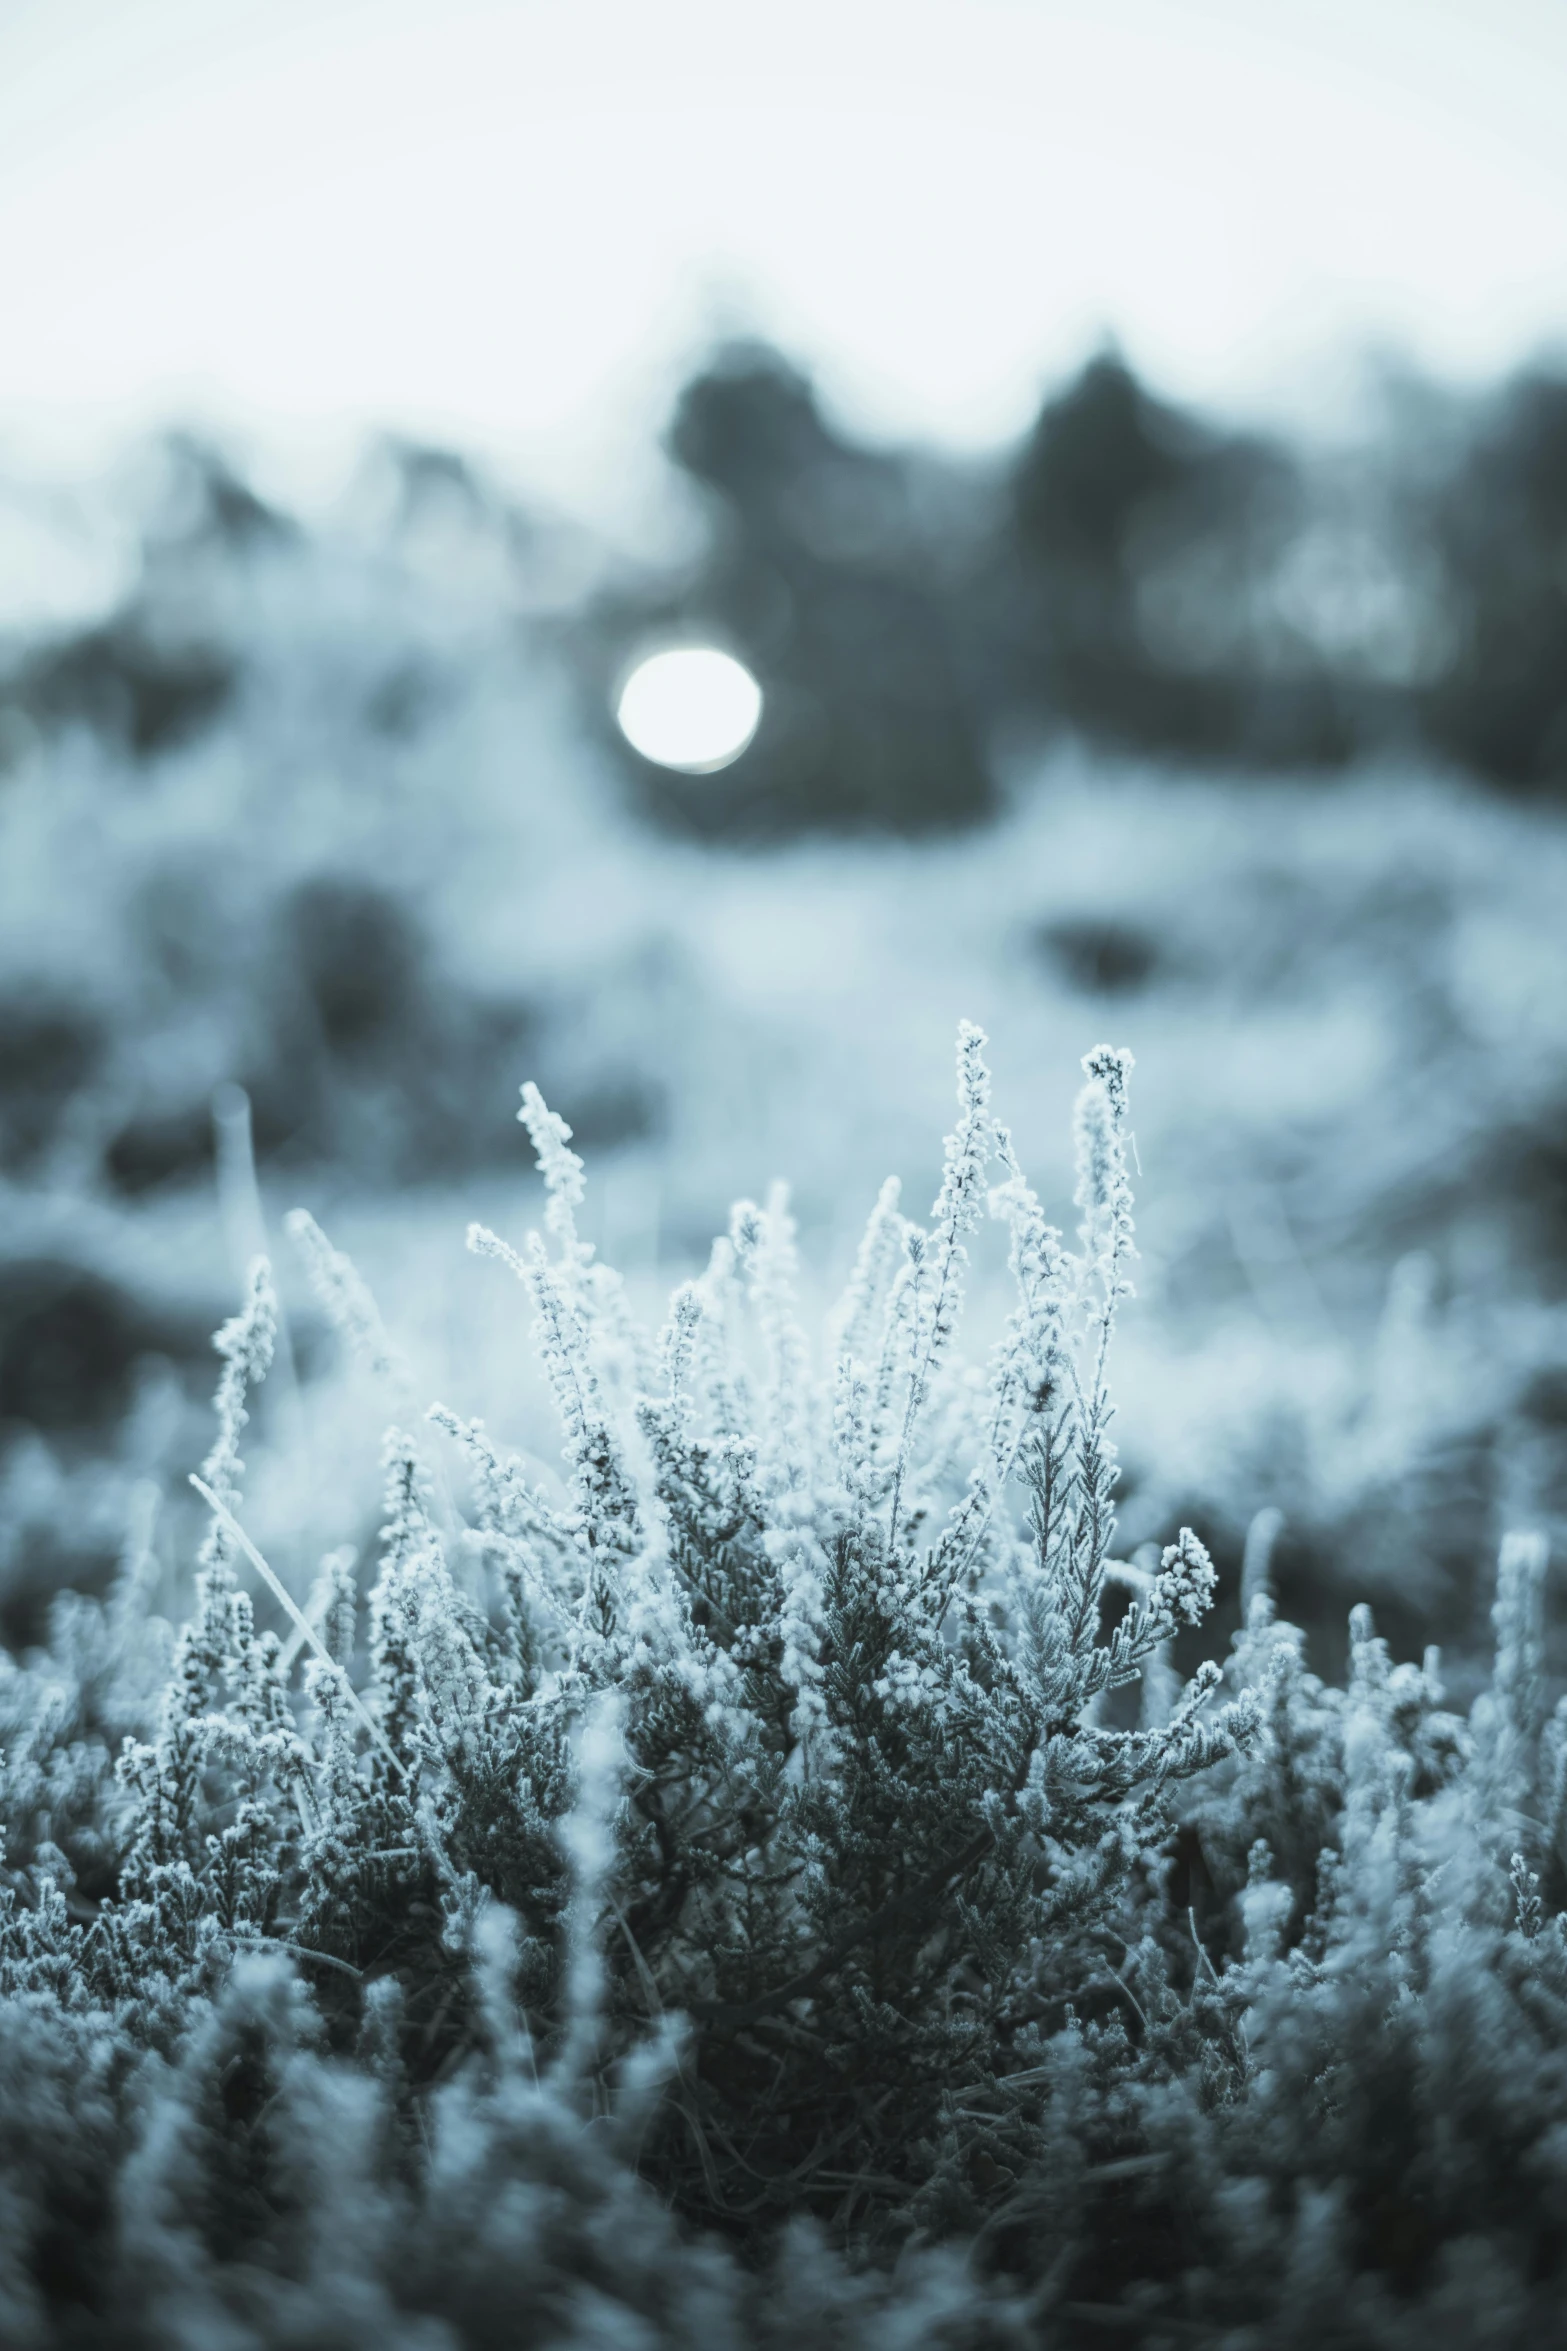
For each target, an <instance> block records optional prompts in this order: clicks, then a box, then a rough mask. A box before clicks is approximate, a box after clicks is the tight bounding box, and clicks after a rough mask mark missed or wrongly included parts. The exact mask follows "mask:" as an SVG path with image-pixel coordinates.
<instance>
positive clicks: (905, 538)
mask: <svg viewBox="0 0 1567 2351" xmlns="http://www.w3.org/2000/svg"><path fill="white" fill-rule="evenodd" d="M668 447H669V451H670V454H671V456H672V457H673V458H674V460H675V462H676V464H677V465H678V466H680V468H681V469H682V470H683V471H684V472H685V473H686V474H688V475H689V476H690V477H691V478H692V480H693V481H695V482H697V483H698V484H699V485H700V486H701V488H702V489H703V491H704V492H705V493H706V494H707V497H708V500H709V502H710V508H711V517H712V533H711V537H710V540H709V544H708V547H707V549H706V550H705V552H704V554H703V556H702V557H701V559H700V561H699V562H698V563H697V564H696V565H695V566H694V567H693V568H692V570H691V571H690V572H689V573H688V574H687V576H686V577H685V578H684V579H682V580H679V581H676V582H674V583H663V584H659V585H657V586H655V587H653V588H651V589H650V590H648V591H646V592H643V593H640V594H638V593H636V592H626V591H622V592H621V593H620V594H619V595H617V596H616V597H614V598H613V599H610V600H607V601H605V602H604V603H602V604H601V605H600V606H599V607H598V608H597V609H596V612H595V615H594V631H595V634H596V636H597V639H598V644H599V649H600V651H601V652H602V651H603V650H605V649H607V650H608V651H609V652H610V653H611V654H612V655H613V657H614V659H615V661H616V662H617V663H623V662H624V661H625V659H626V658H628V657H629V654H630V652H631V651H632V649H633V648H634V647H635V646H636V644H637V643H638V642H639V641H651V640H655V639H656V638H658V637H659V636H660V635H662V636H665V637H667V636H672V635H673V636H686V637H710V638H713V639H716V640H717V641H718V642H720V643H722V644H725V645H728V646H731V647H732V648H733V649H734V651H735V652H736V653H737V654H738V655H739V656H740V657H741V658H742V659H744V660H745V661H746V662H747V663H748V664H749V665H750V667H751V668H752V669H753V670H754V671H755V673H756V675H757V677H758V678H759V680H760V682H761V685H762V688H763V692H764V695H765V697H766V702H765V707H764V711H763V716H762V722H761V726H760V728H759V730H758V733H757V736H756V739H755V741H754V742H753V743H752V745H751V746H750V748H749V749H748V750H747V751H746V752H745V753H744V754H743V755H742V757H741V758H740V760H739V761H738V762H737V763H736V764H735V765H734V766H733V767H732V768H729V769H727V770H726V771H725V772H724V775H723V778H722V781H721V782H714V781H713V780H712V779H711V778H708V777H704V776H689V775H683V774H679V773H676V772H673V771H671V770H668V769H664V768H658V767H655V766H653V765H651V764H650V763H648V762H646V761H644V760H641V759H639V758H638V757H637V756H636V754H635V753H631V752H629V751H628V752H626V754H625V755H626V757H628V758H629V759H631V760H632V761H633V762H634V772H635V775H636V780H637V787H638V791H639V794H640V796H641V798H642V800H643V802H644V804H645V805H646V806H647V807H648V808H649V810H650V811H651V812H652V813H653V814H654V815H656V816H658V817H660V818H662V819H663V820H665V821H668V822H672V823H674V824H676V825H678V826H680V827H682V828H683V829H687V830H691V831H695V832H698V833H706V834H711V835H717V834H730V835H736V834H738V835H751V836H769V835H773V836H776V835H778V834H780V833H786V832H792V831H795V830H798V829H802V828H811V827H823V828H827V829H830V830H845V831H847V830H854V829H857V828H860V827H863V826H867V825H873V826H886V827H889V828H891V829H893V830H897V831H919V830H923V829H926V828H929V827H933V826H936V827H939V826H943V825H952V824H964V823H971V822H974V821H976V820H978V819H981V818H983V817H986V816H988V815H990V814H991V813H992V811H993V809H994V807H995V793H994V787H993V784H992V781H991V777H990V774H989V771H988V768H987V764H986V759H985V753H984V747H983V740H982V727H981V722H980V714H979V713H978V711H977V710H976V709H975V707H974V705H973V701H972V697H971V695H970V694H969V692H968V691H967V688H966V685H965V682H964V676H963V668H962V660H961V655H960V651H959V644H958V632H957V629H956V627H955V622H954V615H953V611H952V598H951V590H950V585H949V583H948V581H947V579H946V577H945V576H944V573H943V568H942V564H941V561H940V558H939V555H938V553H937V551H936V549H935V548H934V547H933V546H932V544H931V538H930V533H929V530H928V525H927V517H926V514H925V512H924V509H923V505H922V495H921V485H920V482H919V479H918V471H917V467H916V465H915V463H914V462H913V461H911V460H909V459H906V458H904V457H901V456H895V455H892V454H890V453H887V452H880V451H871V450H867V449H865V448H863V447H860V446H858V445H857V444H855V443H854V442H851V441H849V440H848V439H846V438H845V437H843V436H842V435H840V434H838V433H836V432H835V431H834V430H833V429H832V428H831V426H830V425H829V424H828V423H827V422H826V420H825V419H824V418H823V416H822V414H821V411H820V409H819V407H818V405H817V402H816V398H815V395H814V393H813V391H812V388H811V386H810V384H809V382H808V381H807V379H806V378H805V377H804V376H803V375H801V374H800V373H799V372H798V371H797V370H795V369H794V368H792V367H790V366H789V365H788V364H787V363H786V362H785V361H784V360H783V359H781V358H780V357H779V356H778V354H777V353H776V352H774V351H771V350H769V349H768V348H766V347H765V346H763V345H760V344H755V343H744V344H738V345H735V346H732V347H730V348H728V349H726V350H724V351H721V352H720V353H719V354H718V355H717V356H716V357H715V358H714V359H713V361H712V362H711V363H710V364H709V366H708V367H707V368H705V369H704V370H703V372H702V373H701V374H699V375H698V376H696V377H695V378H694V379H693V380H692V382H690V383H689V384H688V385H687V386H686V388H685V390H684V392H683V393H682V394H681V396H680V399H679V401H678V403H677V405H676V409H675V415H674V419H673V422H672V425H671V427H670V432H669V437H668ZM595 682H596V683H597V684H599V685H602V683H603V675H602V663H600V664H599V665H598V666H597V667H596V669H595Z"/></svg>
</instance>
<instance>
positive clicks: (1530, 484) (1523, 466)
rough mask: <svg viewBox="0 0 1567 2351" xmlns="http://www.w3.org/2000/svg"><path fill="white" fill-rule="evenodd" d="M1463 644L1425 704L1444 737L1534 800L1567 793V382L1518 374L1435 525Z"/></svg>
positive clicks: (1466, 454) (1492, 407)
mask: <svg viewBox="0 0 1567 2351" xmlns="http://www.w3.org/2000/svg"><path fill="white" fill-rule="evenodd" d="M1431 522H1432V528H1433V536H1434V540H1435V544H1436V548H1437V551H1438V555H1439V559H1440V562H1441V565H1442V569H1443V574H1444V579H1445V586H1446V595H1447V601H1448V606H1449V614H1450V621H1451V625H1452V630H1453V636H1454V650H1453V653H1452V657H1451V660H1450V661H1449V662H1448V664H1447V665H1446V666H1445V668H1444V670H1443V672H1442V674H1441V675H1440V676H1439V677H1438V678H1437V680H1436V682H1435V683H1434V685H1433V687H1432V689H1431V691H1430V694H1429V696H1428V698H1427V705H1426V708H1427V719H1428V724H1429V727H1430V731H1431V734H1432V736H1433V738H1434V740H1435V741H1436V742H1437V743H1438V744H1440V745H1441V746H1442V747H1443V748H1444V749H1446V750H1449V751H1451V752H1452V753H1454V754H1455V755H1456V756H1457V757H1458V758H1459V759H1460V760H1462V761H1463V762H1464V764H1465V765H1466V766H1470V767H1473V768H1476V769H1478V770H1479V772H1480V773H1481V774H1482V775H1484V776H1488V777H1491V778H1494V779H1495V780H1496V781H1497V782H1499V783H1503V784H1509V785H1513V786H1516V787H1519V788H1521V789H1523V790H1526V791H1536V792H1551V791H1556V792H1559V791H1561V790H1562V789H1563V788H1564V786H1567V376H1563V375H1561V374H1552V373H1547V372H1545V371H1543V370H1542V371H1536V372H1532V373H1527V374H1525V375H1522V376H1520V377H1519V378H1518V379H1517V380H1516V381H1515V382H1513V383H1512V384H1510V385H1509V386H1507V387H1506V389H1505V390H1504V391H1503V392H1501V393H1500V394H1499V395H1498V396H1497V397H1495V398H1494V399H1493V400H1491V401H1490V402H1488V403H1487V405H1486V407H1485V408H1484V409H1483V410H1482V413H1481V417H1480V421H1479V424H1478V428H1477V430H1476V431H1475V432H1474V434H1473V436H1472V438H1471V439H1470V441H1469V442H1468V445H1467V447H1466V448H1465V449H1464V450H1463V452H1462V455H1461V456H1460V458H1459V461H1458V462H1457V464H1456V465H1455V466H1454V467H1453V469H1452V471H1451V473H1450V474H1449V475H1448V476H1447V478H1446V479H1445V481H1444V482H1443V484H1442V486H1441V488H1440V490H1439V492H1438V494H1437V498H1436V501H1435V508H1434V513H1433V515H1432V517H1431Z"/></svg>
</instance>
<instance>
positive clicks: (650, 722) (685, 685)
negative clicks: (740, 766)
mask: <svg viewBox="0 0 1567 2351" xmlns="http://www.w3.org/2000/svg"><path fill="white" fill-rule="evenodd" d="M761 715H762V689H761V687H760V686H759V685H758V684H757V682H756V680H755V678H754V677H752V675H751V673H750V671H749V670H748V669H747V668H746V667H745V665H744V663H743V662H739V661H736V660H735V659H734V657H733V655H732V654H729V653H720V652H719V651H718V649H717V647H716V646H713V645H680V646H675V647H673V648H672V649H671V650H670V651H668V652H666V653H654V654H651V655H649V657H648V659H647V660H646V661H642V662H639V663H638V664H637V667H636V668H635V669H634V670H633V671H632V673H631V675H630V677H629V678H628V679H627V680H626V683H625V685H624V686H623V687H622V689H621V694H620V702H619V706H618V708H617V710H616V717H617V718H618V720H619V722H620V731H621V733H622V734H623V735H624V736H625V738H626V740H627V742H628V743H629V744H630V745H631V747H632V749H633V750H634V751H640V752H641V754H642V756H643V758H644V759H651V760H653V761H654V762H655V763H656V764H657V765H658V766H659V767H677V768H680V769H682V770H683V771H684V773H685V774H687V775H712V774H714V773H715V772H716V770H717V769H719V768H721V767H727V766H728V765H729V764H730V762H731V760H735V759H738V758H739V756H740V754H741V752H742V751H743V750H744V749H745V747H746V745H747V744H748V743H749V742H750V740H751V737H752V736H753V735H754V734H755V733H756V729H757V722H758V721H759V720H760V718H761Z"/></svg>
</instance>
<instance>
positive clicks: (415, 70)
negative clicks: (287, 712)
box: [0, 0, 1567, 503]
mask: <svg viewBox="0 0 1567 2351" xmlns="http://www.w3.org/2000/svg"><path fill="white" fill-rule="evenodd" d="M725 323H732V324H733V323H739V324H749V323H754V324H757V325H759V326H761V327H763V328H765V329H768V330H770V331H771V332H773V333H774V334H776V335H777V336H778V337H779V338H780V339H781V340H783V341H784V342H785V343H786V344H787V345H789V347H791V348H792V349H793V350H795V351H797V352H798V353H799V354H801V355H802V356H803V357H804V358H805V359H807V360H808V361H810V362H812V363H814V364H816V365H817V366H818V367H819V370H820V372H821V375H822V378H823V381H824V384H825V385H826V387H827V388H828V390H829V392H830V393H832V394H833V395H834V396H835V397H836V399H837V400H838V402H839V403H840V405H841V406H842V407H844V408H845V409H846V410H847V411H848V413H849V414H850V415H851V416H853V417H855V418H857V419H858V420H860V421H862V422H864V423H867V424H870V425H872V426H874V427H876V428H877V429H883V430H890V431H893V432H897V433H901V434H919V435H928V436H931V437H935V438H939V439H943V440H947V441H952V442H957V443H961V444H966V445H969V446H978V445H981V444H984V443H986V442H990V441H993V440H995V439H997V438H999V437H1000V436H1002V435H1003V434H1006V433H1009V432H1011V431H1013V430H1015V429H1017V428H1018V427H1019V426H1020V425H1021V424H1022V423H1023V422H1024V421H1025V419H1026V418H1027V416H1028V415H1029V414H1030V413H1031V411H1032V409H1033V407H1034V405H1035V403H1036V401H1037V399H1038V396H1039V393H1040V390H1041V388H1042V386H1043V385H1044V384H1045V383H1047V382H1048V381H1049V380H1051V379H1052V378H1053V377H1055V376H1057V375H1059V373H1060V372H1061V371H1062V370H1063V369H1064V368H1066V367H1067V366H1069V365H1070V364H1071V363H1072V362H1073V361H1074V360H1076V359H1077V358H1079V357H1080V356H1081V355H1082V354H1083V353H1084V352H1085V350H1086V349H1087V348H1089V347H1090V346H1091V345H1092V344H1093V343H1094V342H1095V341H1096V340H1097V339H1098V338H1099V337H1100V336H1102V335H1103V334H1104V333H1106V332H1113V333H1115V334H1117V335H1118V336H1119V337H1120V339H1121V340H1122V342H1123V343H1124V345H1125V346H1126V348H1127V350H1128V351H1129V353H1130V355H1131V356H1132V358H1133V359H1134V360H1135V361H1136V362H1138V363H1139V364H1141V365H1143V366H1145V367H1146V368H1147V369H1148V370H1149V371H1150V373H1151V374H1152V376H1153V377H1154V379H1155V380H1156V381H1157V382H1159V383H1161V384H1163V385H1165V386H1168V387H1169V388H1171V389H1173V390H1174V391H1176V392H1177V393H1181V394H1185V395H1188V396H1194V397H1197V398H1200V399H1208V400H1215V401H1218V402H1221V403H1225V404H1228V405H1231V406H1237V405H1238V406H1242V407H1245V406H1252V407H1259V408H1262V409H1265V410H1266V409H1274V410H1278V409H1287V410H1289V411H1290V412H1291V413H1292V414H1294V415H1295V416H1297V417H1299V416H1301V415H1303V414H1309V412H1310V410H1311V408H1312V406H1313V404H1316V403H1320V404H1322V405H1323V407H1324V408H1327V407H1330V406H1331V404H1332V400H1333V397H1334V386H1335V383H1340V384H1341V383H1342V381H1343V380H1344V378H1343V368H1344V362H1345V360H1346V356H1347V357H1353V355H1354V354H1356V353H1357V352H1360V351H1363V350H1364V349H1365V348H1366V347H1367V346H1368V345H1371V344H1381V345H1391V346H1395V347H1398V348H1401V349H1402V350H1404V351H1406V352H1408V353H1410V354H1411V355H1413V356H1414V357H1415V358H1416V359H1417V360H1419V361H1421V362H1423V363H1426V364H1429V365H1431V366H1433V367H1435V368H1437V369H1438V370H1440V371H1444V372H1453V373H1458V374H1461V375H1464V376H1470V377H1473V376H1479V375H1483V374H1486V373H1488V372H1490V371H1493V370H1496V369H1498V368H1501V367H1503V366H1505V365H1507V364H1508V363H1510V362H1511V361H1513V360H1514V359H1516V358H1517V357H1518V356H1520V355H1522V354H1524V353H1526V352H1527V351H1529V350H1530V349H1531V348H1534V347H1537V346H1538V345H1540V344H1541V343H1542V342H1546V341H1549V340H1553V339H1554V340H1555V341H1557V342H1558V343H1559V342H1560V341H1561V339H1562V337H1563V334H1564V331H1567V0H1342V4H1341V0H1203V4H1190V0H1186V4H1176V0H1091V4H1089V5H1082V6H1078V7H1075V8H1074V7H1068V6H1064V5H1060V4H1059V0H787V4H785V5H777V4H775V0H490V4H488V5H486V4H482V0H439V4H432V0H0V449H3V448H4V447H6V446H10V447H11V448H12V449H13V450H14V449H15V448H18V447H21V446H31V445H33V444H35V443H37V442H38V441H39V439H40V436H42V437H44V438H49V437H53V438H54V439H56V440H60V441H64V442H69V441H72V440H74V439H79V438H82V437H85V436H91V435H94V434H102V435H105V436H110V435H118V436H123V435H124V434H125V433H127V432H129V431H130V430H133V429H135V428H138V427H140V426H143V425H146V424H150V423H153V422H156V421H159V420H161V419H163V418H166V417H169V416H177V417H180V418H182V419H185V420H190V421H196V420H202V419H205V420H208V421H210V422H212V423H213V424H216V425H218V426H219V427H231V428H233V429H235V430H237V431H238V432H239V433H240V434H241V435H248V436H251V437H252V438H253V439H254V440H255V441H256V443H257V444H258V445H263V444H264V445H276V446H279V447H282V446H284V445H286V444H289V443H290V442H292V443H293V444H295V445H297V446H298V447H300V448H304V447H307V446H310V445H315V446H320V447H327V446H329V445H332V444H334V442H335V443H341V444H342V445H344V446H346V444H347V442H348V440H350V439H351V438H352V437H353V436H355V435H357V434H358V433H359V432H361V431H362V430H364V429H365V428H367V427H370V426H373V425H380V424H388V425H392V426H395V427H399V428H402V429H406V430H411V431H414V432H421V433H426V434H430V435H434V436H439V437H443V438H447V439H455V440H458V441H460V442H464V443H471V444H475V445H477V446H479V447H481V448H484V449H488V450H490V451H492V452H494V453H495V454H496V455H497V456H499V457H500V458H502V459H503V461H505V462H506V463H507V464H508V465H509V466H511V467H512V468H513V470H515V471H516V472H517V473H519V474H521V475H522V476H523V477H524V478H529V477H531V478H533V479H534V480H535V481H537V482H538V483H539V484H540V486H541V487H546V488H547V487H553V488H555V490H556V491H557V493H558V494H559V495H561V496H563V497H564V498H566V499H567V501H568V502H571V501H579V502H580V501H582V500H586V501H588V502H590V503H604V502H606V501H608V502H609V503H612V502H613V486H614V483H615V480H616V468H617V466H619V465H621V464H622V463H623V462H624V460H625V452H626V451H627V449H628V448H629V447H630V446H631V445H632V441H633V438H634V436H635V434H638V433H640V434H641V435H642V436H643V437H644V438H645V435H646V428H647V422H648V416H649V403H650V402H651V403H653V404H654V405H655V408H656V409H661V408H662V405H663V402H664V400H665V398H666V397H667V391H668V388H669V387H670V386H671V385H672V384H673V382H674V381H675V380H676V379H677V376H678V371H679V368H680V366H681V364H682V362H683V361H684V360H685V359H687V358H688V357H689V356H690V355H691V353H692V352H693V351H695V350H696V349H697V348H699V347H700V345H701V343H702V341H703V338H704V336H705V335H706V334H707V333H708V332H709V331H710V330H711V329H712V328H713V327H714V326H715V325H722V324H725ZM1335 367H1337V369H1338V373H1337V375H1335Z"/></svg>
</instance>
